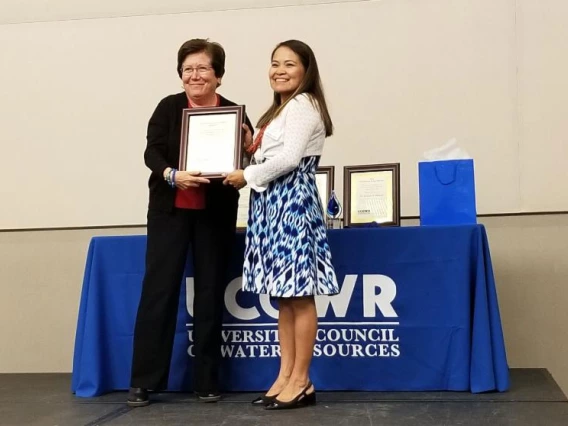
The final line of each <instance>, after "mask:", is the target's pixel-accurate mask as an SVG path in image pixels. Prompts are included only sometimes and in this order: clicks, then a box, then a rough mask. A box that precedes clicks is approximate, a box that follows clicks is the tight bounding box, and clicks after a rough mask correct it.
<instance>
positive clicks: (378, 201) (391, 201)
mask: <svg viewBox="0 0 568 426" xmlns="http://www.w3.org/2000/svg"><path fill="white" fill-rule="evenodd" d="M343 180H344V188H343V192H344V194H343V196H344V203H343V205H344V213H343V216H344V226H346V227H356V226H368V225H369V224H373V223H375V224H378V225H381V226H400V163H390V164H370V165H361V166H345V167H344V170H343Z"/></svg>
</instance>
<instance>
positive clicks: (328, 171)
mask: <svg viewBox="0 0 568 426" xmlns="http://www.w3.org/2000/svg"><path fill="white" fill-rule="evenodd" d="M318 175H320V176H325V180H326V182H325V183H326V185H325V186H326V189H325V194H320V197H322V198H323V206H322V207H323V211H324V213H325V211H326V209H327V202H328V201H329V198H330V197H331V192H332V191H333V190H334V187H335V185H334V184H335V166H319V167H318V168H317V170H316V180H317V176H318ZM318 190H319V188H318ZM318 192H319V191H318Z"/></svg>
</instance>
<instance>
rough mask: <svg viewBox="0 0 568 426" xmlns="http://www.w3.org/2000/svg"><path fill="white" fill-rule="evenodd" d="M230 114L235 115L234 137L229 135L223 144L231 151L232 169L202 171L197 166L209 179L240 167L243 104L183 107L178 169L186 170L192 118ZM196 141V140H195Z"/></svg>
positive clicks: (242, 151) (241, 157)
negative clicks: (229, 138)
mask: <svg viewBox="0 0 568 426" xmlns="http://www.w3.org/2000/svg"><path fill="white" fill-rule="evenodd" d="M222 114H230V115H234V117H235V132H234V137H231V140H230V141H229V140H228V141H223V143H224V144H227V145H230V146H228V147H227V149H230V150H231V151H232V153H233V164H232V170H229V168H226V170H209V171H205V172H203V171H202V170H201V169H200V168H199V167H196V168H195V169H198V170H199V171H202V173H201V176H203V177H206V178H210V179H220V178H223V177H224V176H223V174H224V173H230V172H232V171H233V170H238V169H241V168H242V164H243V154H244V150H243V141H242V138H243V123H244V119H245V107H244V105H231V106H223V107H203V108H185V109H184V110H183V112H182V121H181V139H180V154H179V165H178V169H179V170H181V171H187V163H188V156H191V153H190V152H189V150H190V143H189V134H190V126H191V125H192V120H193V121H194V122H195V120H199V119H200V118H201V117H204V116H210V115H222ZM196 143H198V142H196Z"/></svg>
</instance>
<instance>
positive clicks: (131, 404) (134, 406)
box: [126, 400, 150, 408]
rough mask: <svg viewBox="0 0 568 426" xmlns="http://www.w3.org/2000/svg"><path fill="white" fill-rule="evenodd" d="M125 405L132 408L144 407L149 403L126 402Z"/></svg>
mask: <svg viewBox="0 0 568 426" xmlns="http://www.w3.org/2000/svg"><path fill="white" fill-rule="evenodd" d="M126 405H128V406H129V407H132V408H139V407H146V406H147V405H150V401H148V400H146V401H126Z"/></svg>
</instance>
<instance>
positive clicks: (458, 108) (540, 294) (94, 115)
mask: <svg viewBox="0 0 568 426" xmlns="http://www.w3.org/2000/svg"><path fill="white" fill-rule="evenodd" d="M316 3H330V4H320V5H318V4H316ZM46 5H48V6H49V7H50V8H49V9H48V8H47V6H46ZM235 5H237V6H238V7H237V6H235ZM212 10H213V11H212ZM184 12H186V13H184ZM212 16H213V17H215V19H218V20H219V21H217V22H232V20H234V19H237V20H238V22H241V23H242V24H243V25H241V26H240V27H239V28H238V29H235V32H234V33H231V34H227V33H222V32H220V30H219V27H215V26H214V27H213V28H212V27H211V26H208V27H207V31H206V29H205V27H199V25H202V24H199V22H202V21H201V19H202V18H208V19H210V18H211V17H212ZM316 17H317V18H318V19H317V22H316V21H315V19H313V18H316ZM567 21H568V2H565V1H563V0H540V1H535V0H475V1H474V0H420V1H418V0H414V1H413V0H390V1H389V0H385V1H351V2H348V1H338V2H333V1H318V0H313V1H299V0H298V1H294V0H290V1H284V0H282V1H279V0H262V1H252V0H251V1H247V0H242V1H241V0H235V1H232V0H231V1H230V0H215V1H214V0H207V1H196V2H187V1H181V0H168V1H162V2H155V1H150V0H143V1H134V0H128V1H124V2H101V1H84V2H74V1H71V0H58V1H52V2H49V3H45V2H43V1H40V0H29V1H26V2H21V1H16V0H9V1H3V2H2V3H1V4H0V46H1V49H0V50H1V51H2V52H3V62H2V65H1V68H0V72H1V77H2V78H1V79H0V123H1V126H2V129H3V132H2V135H0V141H1V142H0V143H1V146H2V155H0V182H1V183H0V199H1V200H2V209H0V229H15V228H27V227H50V226H63V227H74V226H80V225H101V224H110V225H125V224H129V223H143V222H144V215H145V211H144V210H145V205H146V187H145V182H146V178H147V170H146V169H145V168H144V166H143V164H142V162H141V152H142V150H143V146H144V131H145V126H146V121H147V118H148V115H149V114H150V112H151V110H152V108H153V107H154V105H155V103H156V102H157V100H158V99H159V98H160V97H161V96H163V95H165V94H167V93H170V92H174V91H177V90H178V89H179V83H178V82H177V81H176V79H175V74H174V71H173V65H174V62H173V61H174V55H175V50H176V49H177V47H178V45H179V43H181V41H182V40H184V39H186V38H188V37H191V36H196V35H197V36H201V35H205V36H210V37H212V38H213V39H221V41H223V43H224V44H225V45H226V47H227V50H228V52H229V60H228V61H229V62H228V70H229V72H228V74H227V79H226V82H225V84H224V86H223V88H224V92H223V93H224V94H226V95H227V96H229V97H232V98H235V99H242V100H243V101H244V102H246V103H247V108H248V110H249V112H250V114H251V116H252V117H253V119H255V118H257V117H258V114H259V113H260V111H261V110H262V108H263V107H264V106H265V103H266V100H267V99H268V97H269V95H270V93H269V90H268V86H267V84H266V82H265V79H266V77H265V71H266V65H267V55H268V52H269V51H270V49H271V48H272V46H273V44H274V43H275V42H277V41H279V40H281V39H283V38H287V37H298V38H305V39H306V41H309V42H310V43H311V44H312V45H313V46H314V48H316V51H317V53H318V58H319V59H320V63H321V68H322V73H323V76H324V82H325V83H326V88H327V92H328V95H329V98H330V104H331V108H332V112H333V113H334V117H336V125H337V133H336V136H335V137H334V138H332V139H330V141H329V144H328V147H327V151H326V153H325V155H324V159H323V162H324V163H326V164H335V165H336V167H337V168H338V173H337V176H336V185H339V184H340V182H341V167H342V166H343V165H347V164H357V163H368V162H391V161H400V162H401V163H402V165H403V170H404V172H403V193H402V206H403V214H405V215H414V214H416V213H417V211H418V204H417V177H416V173H415V170H416V161H417V160H418V159H419V158H420V155H421V154H422V152H423V151H424V150H425V149H428V148H431V147H433V146H436V145H439V144H441V143H443V142H445V141H446V140H447V139H449V138H450V137H453V136H456V137H457V138H458V140H459V141H460V142H461V143H462V144H463V146H464V147H465V148H466V149H467V150H468V151H470V153H471V154H472V155H474V157H475V159H476V171H477V184H478V202H479V210H480V212H482V213H494V212H503V211H505V212H517V211H534V210H543V211H545V210H568V191H567V187H566V183H565V182H566V181H567V179H566V178H567V177H568V176H567V175H566V173H567V169H566V168H565V167H559V164H561V163H562V161H563V160H564V159H566V158H568V141H567V140H566V138H567V136H566V135H567V133H566V131H565V125H564V121H565V120H563V118H564V109H565V108H564V105H565V104H566V102H567V101H568V86H567V81H568V80H567V79H566V78H565V76H566V75H567V74H568V73H567V71H568V57H567V56H566V55H565V46H564V40H566V39H568V37H567V36H568V30H567V29H566V26H565V22H567ZM259 22H260V23H261V24H259V25H261V28H264V29H265V33H263V34H261V36H259V35H258V34H256V33H255V31H256V30H255V28H257V27H255V25H256V24H257V23H259ZM188 23H191V25H188ZM211 28H212V29H211ZM196 29H200V30H201V31H199V34H196V32H195V31H196ZM203 33H206V34H203ZM128 37H129V38H128ZM239 37H240V38H239ZM243 37H244V38H246V39H249V40H253V42H249V44H248V45H247V46H246V48H243V47H242V44H243V43H242V40H241V38H243ZM144 41H151V43H153V44H150V45H148V44H144V43H143V42H144ZM129 49H130V50H129ZM69 52H71V53H74V54H76V55H75V56H73V55H69ZM231 52H238V54H231ZM243 63H245V64H246V66H247V68H246V69H245V71H238V70H239V69H241V70H242V69H243V68H242V64H243ZM135 73H139V74H141V75H144V76H145V78H143V79H142V81H140V80H138V79H139V77H136V78H135V77H133V76H134V75H135ZM166 76H167V77H166ZM157 77H159V78H157ZM251 87H254V90H251V89H250V88H251ZM102 89H104V90H102ZM109 93H111V94H114V95H115V96H109ZM78 98H79V99H82V100H83V101H82V102H80V103H79V104H77V105H76V106H74V107H73V108H71V109H69V108H67V107H68V106H69V105H73V103H72V102H73V100H74V99H78ZM66 108H67V109H66ZM64 109H65V110H68V111H69V112H68V113H65V114H61V111H62V110H64ZM109 111H110V112H111V113H112V114H111V113H109ZM117 111H119V112H120V113H119V114H117ZM85 117H88V119H86V118H85ZM34 120H35V121H34ZM34 123H36V124H34ZM37 123H40V124H41V125H37ZM77 123H79V124H77ZM73 126H75V127H73ZM370 135H372V137H370ZM101 144H102V145H103V146H105V149H100V148H101ZM104 144H107V145H104ZM132 156H133V157H132ZM125 159H126V160H125ZM339 192H340V194H341V190H340V191H339ZM30 195H32V196H30ZM31 200H35V201H33V202H32V201H31ZM6 206H9V208H7V207H6ZM483 222H484V223H485V224H486V226H487V227H488V232H489V238H490V244H491V247H492V252H493V261H494V266H495V272H496V278H497V285H498V292H499V297H500V303H501V310H502V317H503V324H504V328H505V337H506V343H507V349H508V356H509V361H510V364H511V366H513V367H546V368H549V369H550V371H551V372H552V374H553V375H554V377H555V378H556V379H557V380H558V381H559V382H560V384H561V385H562V386H563V388H564V390H565V392H566V391H568V368H567V367H566V364H565V359H567V358H568V338H567V333H566V331H565V324H567V319H568V317H567V315H568V314H567V312H568V310H566V308H565V307H566V306H568V303H567V302H568V286H567V283H566V277H567V276H568V260H567V257H566V253H567V252H568V250H567V249H568V243H567V242H568V216H566V215H553V216H548V215H540V216H526V217H512V216H508V217H499V218H486V219H483ZM412 223H413V222H412V221H405V224H406V225H408V224H412ZM143 232H144V228H124V227H121V226H117V227H115V228H112V229H106V230H101V229H98V230H97V229H95V230H92V229H69V230H46V231H21V230H20V231H12V232H0V296H1V297H0V341H1V342H2V345H0V372H65V371H70V370H71V360H72V352H73V341H74V333H75V325H76V319H77V308H78V303H79V296H80V290H81V282H82V273H83V268H84V264H85V256H86V251H87V247H88V243H89V240H90V238H91V237H92V236H94V235H102V234H112V235H124V234H130V233H136V234H139V233H143Z"/></svg>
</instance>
